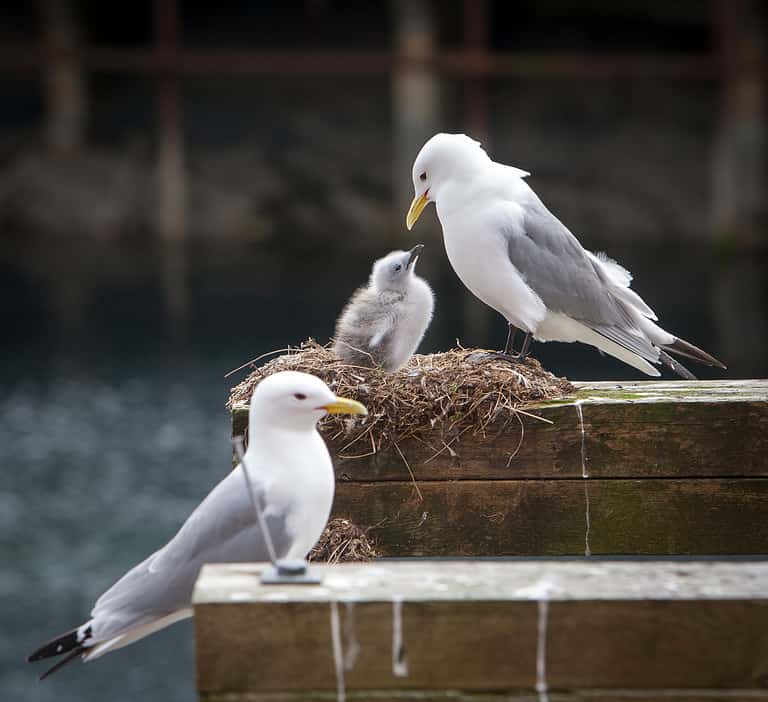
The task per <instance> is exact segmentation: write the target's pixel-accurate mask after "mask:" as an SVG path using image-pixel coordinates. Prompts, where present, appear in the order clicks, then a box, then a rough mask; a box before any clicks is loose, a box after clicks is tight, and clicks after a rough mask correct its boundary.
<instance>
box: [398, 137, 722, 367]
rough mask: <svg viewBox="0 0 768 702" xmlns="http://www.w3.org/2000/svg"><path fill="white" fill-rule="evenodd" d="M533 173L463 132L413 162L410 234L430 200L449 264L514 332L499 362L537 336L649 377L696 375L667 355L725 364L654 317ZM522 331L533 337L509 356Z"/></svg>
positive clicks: (622, 272)
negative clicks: (530, 179)
mask: <svg viewBox="0 0 768 702" xmlns="http://www.w3.org/2000/svg"><path fill="white" fill-rule="evenodd" d="M528 175H529V173H527V172H526V171H522V170H520V169H519V168H514V167H512V166H505V165H504V164H502V163H496V162H495V161H492V160H491V159H490V157H489V156H488V154H487V153H486V152H485V151H484V150H483V148H482V146H481V145H480V143H479V142H477V141H475V140H473V139H470V138H469V137H468V136H466V135H464V134H436V135H435V136H433V137H432V138H431V139H430V140H429V141H427V143H426V144H424V146H423V147H422V148H421V151H420V152H419V154H418V156H417V157H416V161H415V162H414V164H413V174H412V176H413V187H414V192H415V196H414V199H413V202H412V203H411V207H410V210H409V211H408V215H407V217H406V225H407V227H408V229H411V228H412V227H413V225H414V224H415V222H416V220H417V219H418V218H419V215H421V213H422V211H423V210H424V208H425V207H426V206H427V204H428V203H429V202H434V203H435V207H436V209H437V216H438V218H439V219H440V224H441V225H442V228H443V241H444V242H445V250H446V253H447V254H448V259H449V260H450V262H451V266H453V269H454V271H456V274H457V275H458V276H459V278H460V279H461V281H462V282H463V283H464V285H465V286H466V287H467V288H469V290H470V291H471V292H472V293H473V294H474V295H475V296H476V297H478V298H480V300H482V301H483V302H484V303H485V304H486V305H488V306H489V307H492V308H493V309H495V310H496V311H497V312H499V313H500V314H501V315H502V316H504V318H505V319H506V320H507V322H508V323H509V326H510V334H509V336H508V337H507V345H506V348H505V350H504V353H502V354H494V355H495V356H497V357H499V356H500V357H504V358H508V359H519V358H523V357H525V356H526V355H527V353H528V348H529V342H530V337H531V336H533V338H534V339H536V340H537V341H565V342H573V341H580V342H582V343H585V344H590V345H592V346H595V347H596V348H598V349H600V350H601V351H604V352H605V353H607V354H610V355H611V356H615V357H616V358H618V359H620V360H622V361H624V362H625V363H628V364H629V365H630V366H633V367H634V368H637V369H638V370H640V371H642V372H643V373H646V374H647V375H653V376H658V375H660V373H659V371H658V369H657V368H655V367H654V365H651V364H660V363H661V364H664V365H665V366H667V367H668V368H670V369H671V370H673V371H675V372H676V373H677V374H678V375H680V376H682V377H683V378H688V379H693V378H694V376H693V375H692V374H691V373H690V371H688V369H686V368H685V367H684V366H683V365H682V364H681V363H680V362H679V361H676V360H674V359H673V358H672V357H671V356H670V355H669V354H670V353H674V354H677V355H680V356H686V357H688V358H692V359H694V360H696V361H699V362H701V363H704V364H706V365H709V366H717V367H718V368H725V365H723V363H721V362H720V361H718V360H717V359H716V358H714V357H713V356H710V355H709V354H708V353H706V352H704V351H702V350H701V349H699V348H697V347H696V346H693V345H692V344H689V343H688V342H687V341H683V340H682V339H679V338H678V337H676V336H675V335H674V334H671V333H670V332H668V331H666V330H664V329H662V328H661V327H660V326H658V325H657V324H655V322H656V320H657V317H656V314H655V313H654V311H653V310H652V309H651V308H650V307H648V305H647V304H646V303H645V302H644V301H643V300H642V298H641V297H640V296H639V295H638V294H637V293H636V292H635V291H634V290H631V289H630V282H631V281H632V275H631V274H630V272H629V271H628V270H626V269H625V268H623V267H622V266H620V265H619V264H618V263H616V261H613V260H611V259H609V258H607V257H606V256H605V255H604V254H594V253H592V252H590V251H587V250H586V249H584V248H583V247H582V245H581V244H580V243H579V241H578V239H577V238H576V237H575V236H574V235H573V234H571V232H570V231H569V230H568V229H567V228H566V227H565V225H564V224H563V223H562V222H561V221H560V220H559V219H558V218H557V217H555V215H553V214H552V213H551V212H550V211H549V210H548V209H547V208H546V207H545V206H544V204H543V203H542V202H541V200H540V199H539V198H538V196H537V195H536V193H535V192H533V190H532V189H531V188H530V187H529V185H528V184H527V183H526V182H525V178H526V177H527V176H528ZM515 329H521V330H522V331H523V332H524V333H525V339H524V341H523V346H522V349H521V351H520V353H518V354H512V353H510V346H511V341H512V339H513V338H514V331H515Z"/></svg>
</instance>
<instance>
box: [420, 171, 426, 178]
mask: <svg viewBox="0 0 768 702" xmlns="http://www.w3.org/2000/svg"><path fill="white" fill-rule="evenodd" d="M419 178H421V180H426V179H427V173H426V171H425V172H424V173H422V174H421V175H420V176H419Z"/></svg>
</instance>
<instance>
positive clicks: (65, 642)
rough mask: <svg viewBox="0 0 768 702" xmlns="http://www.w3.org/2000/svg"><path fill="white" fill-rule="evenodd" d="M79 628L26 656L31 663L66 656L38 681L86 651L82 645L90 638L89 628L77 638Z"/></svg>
mask: <svg viewBox="0 0 768 702" xmlns="http://www.w3.org/2000/svg"><path fill="white" fill-rule="evenodd" d="M79 628H80V627H78V628H77V629H72V631H68V632H67V633H66V634H62V635H61V636H57V637H56V638H55V639H52V640H51V641H49V642H48V643H45V644H43V645H42V646H40V648H38V649H37V650H36V651H35V652H34V653H30V654H29V656H27V662H28V663H32V662H34V661H41V660H43V659H45V658H53V656H61V655H63V654H65V653H66V654H68V655H66V656H64V658H62V659H61V660H60V661H58V662H57V663H56V665H54V666H53V667H52V668H50V669H48V670H46V671H45V672H44V673H43V674H42V675H41V676H40V680H43V679H45V678H47V677H48V676H49V675H51V674H53V673H55V672H56V671H57V670H59V669H60V668H62V667H63V666H65V665H66V664H67V663H69V662H70V661H71V660H74V659H75V658H77V656H79V655H80V654H82V653H83V652H84V651H85V650H86V647H85V646H83V643H84V642H85V641H87V640H88V639H90V638H91V636H92V634H91V627H90V626H89V627H87V628H86V630H85V631H84V632H83V634H82V636H78V630H79Z"/></svg>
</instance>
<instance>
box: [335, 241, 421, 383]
mask: <svg viewBox="0 0 768 702" xmlns="http://www.w3.org/2000/svg"><path fill="white" fill-rule="evenodd" d="M423 248H424V246H423V245H422V244H417V245H416V246H414V247H413V248H412V249H411V250H410V251H393V252H392V253H390V254H387V255H386V256H385V257H384V258H380V259H379V260H378V261H376V263H374V264H373V271H372V272H371V278H370V280H369V281H368V285H366V286H365V287H362V288H359V289H358V290H357V291H356V292H355V294H354V295H352V298H351V299H350V301H349V302H348V303H347V306H346V307H345V308H344V310H343V311H342V313H341V316H340V317H339V319H338V321H337V322H336V337H335V342H334V345H333V350H334V353H335V354H336V355H337V356H338V357H339V358H341V359H342V360H344V361H346V362H347V363H350V364H352V365H357V366H381V367H382V368H383V369H384V370H386V371H388V372H393V371H396V370H398V368H402V366H404V365H405V364H406V363H407V362H408V359H409V358H410V357H411V356H412V355H413V353H414V351H416V348H417V347H418V345H419V343H420V342H421V339H422V337H423V336H424V332H425V331H426V330H427V327H428V326H429V322H430V320H431V319H432V311H433V309H434V306H435V300H434V296H433V295H432V289H431V288H430V287H429V285H427V283H426V282H425V281H424V280H423V279H422V278H419V276H417V275H416V273H415V268H416V261H417V260H418V258H419V255H420V254H421V251H422V249H423Z"/></svg>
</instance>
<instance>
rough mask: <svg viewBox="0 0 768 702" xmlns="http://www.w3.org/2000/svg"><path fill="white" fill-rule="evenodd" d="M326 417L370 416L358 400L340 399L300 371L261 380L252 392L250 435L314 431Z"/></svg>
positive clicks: (310, 376)
mask: <svg viewBox="0 0 768 702" xmlns="http://www.w3.org/2000/svg"><path fill="white" fill-rule="evenodd" d="M326 414H367V410H366V409H365V407H364V406H363V405H361V404H360V403H359V402H356V401H355V400H349V399H347V398H344V397H337V396H336V395H335V394H334V393H333V392H332V391H331V389H330V388H329V387H328V386H327V385H326V384H325V383H324V382H323V381H322V380H320V378H317V377H315V376H314V375H309V374H308V373H299V372H298V371H282V372H280V373H275V374H274V375H270V376H268V377H266V378H264V380H262V381H261V382H260V383H259V384H258V385H257V386H256V389H255V390H254V391H253V395H252V397H251V409H250V428H251V432H253V431H254V429H255V428H258V427H262V426H271V427H277V428H281V429H300V430H301V429H304V430H311V429H312V428H314V426H315V424H316V423H317V421H318V420H319V419H321V418H322V417H324V416H325V415H326Z"/></svg>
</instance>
